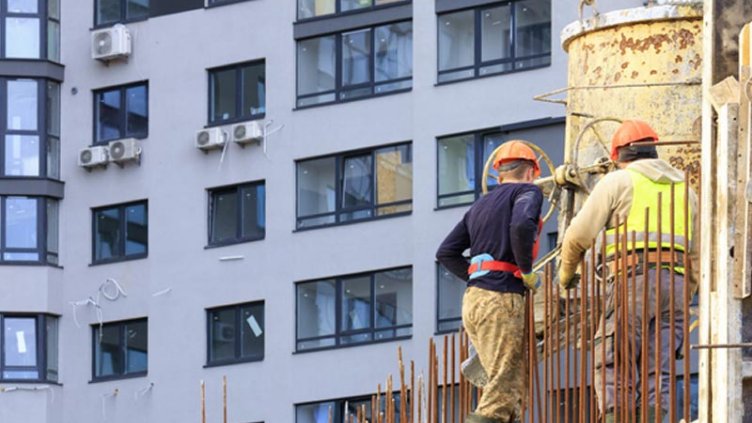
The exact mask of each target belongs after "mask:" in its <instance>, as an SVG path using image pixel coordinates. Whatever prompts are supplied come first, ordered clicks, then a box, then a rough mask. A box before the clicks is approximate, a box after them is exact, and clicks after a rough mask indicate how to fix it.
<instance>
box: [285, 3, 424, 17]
mask: <svg viewBox="0 0 752 423" xmlns="http://www.w3.org/2000/svg"><path fill="white" fill-rule="evenodd" d="M393 3H410V0H298V19H308V18H315V17H318V16H326V15H333V14H335V13H343V12H353V11H362V10H369V9H373V8H375V7H379V6H384V5H388V4H393Z"/></svg>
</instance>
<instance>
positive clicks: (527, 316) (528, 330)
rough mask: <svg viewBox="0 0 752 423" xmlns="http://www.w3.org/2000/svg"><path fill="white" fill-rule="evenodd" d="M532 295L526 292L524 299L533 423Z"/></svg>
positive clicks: (529, 411) (529, 410)
mask: <svg viewBox="0 0 752 423" xmlns="http://www.w3.org/2000/svg"><path fill="white" fill-rule="evenodd" d="M531 297H532V295H531V294H530V292H529V291H528V292H527V293H526V294H525V297H524V299H523V301H524V302H525V330H524V332H523V333H524V334H525V337H526V340H525V345H526V348H525V350H526V352H527V360H526V362H527V401H526V402H527V421H528V422H530V423H533V422H534V421H535V420H534V416H533V414H534V409H533V401H534V398H533V396H534V395H535V394H534V387H533V383H534V381H533V366H534V365H535V363H533V348H534V347H535V346H534V345H533V341H532V338H531V336H530V334H531V332H533V331H534V330H535V329H534V328H532V327H531V325H530V316H531V311H532V310H531V307H530V304H531V301H530V298H531Z"/></svg>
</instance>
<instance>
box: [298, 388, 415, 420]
mask: <svg viewBox="0 0 752 423" xmlns="http://www.w3.org/2000/svg"><path fill="white" fill-rule="evenodd" d="M372 400H373V401H374V404H375V401H376V395H375V394H374V395H372V396H362V397H350V398H340V399H336V400H329V401H319V402H312V403H306V404H296V405H295V423H327V422H329V423H348V422H351V421H356V419H357V417H358V416H360V415H361V413H363V412H364V411H365V414H364V415H363V421H366V422H375V421H377V420H378V417H377V416H373V417H372V416H371V413H372V412H373V410H372V406H371V404H372V403H371V401H372ZM386 400H387V395H385V394H384V393H381V394H380V403H379V404H378V405H377V407H378V412H379V414H381V415H382V417H383V416H384V415H385V413H386V409H387V408H386V405H387V404H386ZM392 402H393V404H394V416H395V420H394V422H395V423H399V422H400V414H401V412H400V407H401V404H402V402H401V401H400V394H399V392H397V393H394V394H392ZM407 412H408V413H409V410H408V411H407Z"/></svg>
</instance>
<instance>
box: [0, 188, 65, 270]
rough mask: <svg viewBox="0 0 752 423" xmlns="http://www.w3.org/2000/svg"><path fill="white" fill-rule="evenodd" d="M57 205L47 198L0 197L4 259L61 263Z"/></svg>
mask: <svg viewBox="0 0 752 423" xmlns="http://www.w3.org/2000/svg"><path fill="white" fill-rule="evenodd" d="M57 207H58V202H57V200H53V199H48V198H44V197H21V196H7V197H0V262H12V263H18V264H23V263H29V262H33V263H50V264H57V249H58V246H57V239H58V238H57V237H58V214H57ZM47 210H54V212H47ZM45 228H46V230H47V236H42V234H44V230H45Z"/></svg>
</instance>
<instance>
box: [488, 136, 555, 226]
mask: <svg viewBox="0 0 752 423" xmlns="http://www.w3.org/2000/svg"><path fill="white" fill-rule="evenodd" d="M518 141H522V142H523V143H525V144H526V145H527V146H528V147H530V148H532V149H533V151H535V153H536V154H537V155H538V163H539V164H545V165H546V168H548V174H549V175H553V174H554V172H555V171H556V167H555V166H554V162H552V161H551V158H550V157H548V154H546V152H545V151H543V149H542V148H540V147H538V146H537V145H535V144H533V143H531V142H528V141H523V140H518ZM500 148H501V146H498V147H496V148H495V149H494V151H493V152H492V153H491V155H490V156H489V157H488V160H486V164H485V166H483V180H482V188H483V194H484V195H485V194H487V193H488V181H489V180H490V181H496V180H498V176H499V174H498V173H497V172H496V170H494V168H493V163H494V158H495V157H496V154H497V153H498V152H499V149H500ZM542 173H545V172H542ZM543 179H547V180H548V179H551V178H550V177H547V178H538V179H536V180H535V181H534V182H533V183H536V184H537V182H538V181H541V180H543ZM547 191H548V195H546V201H547V202H548V208H547V209H546V212H545V213H544V214H543V217H542V220H543V222H544V223H545V222H547V221H548V219H550V218H551V216H553V214H554V211H555V210H556V205H557V203H558V198H559V191H560V189H559V187H558V186H555V185H554V186H553V187H552V188H551V189H550V190H547Z"/></svg>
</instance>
